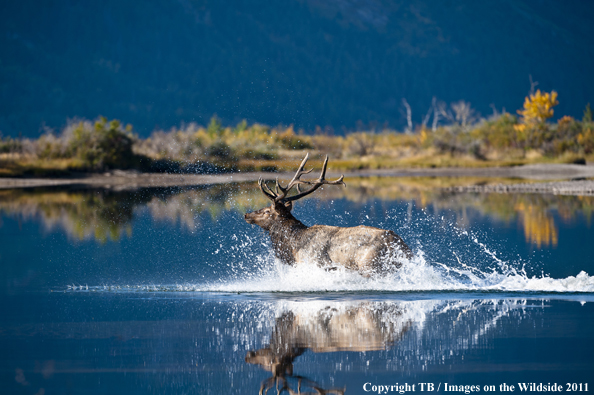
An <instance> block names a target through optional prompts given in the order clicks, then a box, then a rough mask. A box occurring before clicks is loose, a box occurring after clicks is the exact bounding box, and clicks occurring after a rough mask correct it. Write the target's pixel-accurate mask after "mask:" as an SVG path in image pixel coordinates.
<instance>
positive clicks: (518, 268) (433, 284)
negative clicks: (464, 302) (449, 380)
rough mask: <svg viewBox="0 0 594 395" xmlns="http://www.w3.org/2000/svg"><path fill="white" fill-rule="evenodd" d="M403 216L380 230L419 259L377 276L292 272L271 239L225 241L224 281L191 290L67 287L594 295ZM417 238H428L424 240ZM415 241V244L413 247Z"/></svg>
mask: <svg viewBox="0 0 594 395" xmlns="http://www.w3.org/2000/svg"><path fill="white" fill-rule="evenodd" d="M401 216H402V215H401V213H399V212H393V213H388V214H387V216H386V221H385V222H382V223H379V224H378V225H379V226H381V227H385V228H392V229H397V232H398V233H399V234H401V235H403V237H404V239H405V240H409V243H410V245H411V246H412V247H414V250H415V251H414V252H415V256H414V258H413V259H411V260H409V261H405V262H404V263H403V264H402V267H400V269H398V270H396V271H393V272H390V273H387V274H381V275H376V276H371V277H363V276H361V275H360V274H358V273H356V272H353V271H350V270H348V269H345V268H338V269H337V270H333V271H326V270H325V269H324V268H321V267H318V266H317V265H316V264H315V263H307V262H305V263H303V264H300V265H297V266H288V265H284V264H282V263H281V262H280V261H278V260H277V259H275V257H274V254H273V253H272V251H271V246H270V243H269V241H268V237H266V236H264V235H262V236H261V237H254V236H251V237H250V236H248V235H242V236H237V235H233V236H231V237H227V238H226V240H221V243H220V246H219V247H220V248H217V249H216V251H213V252H212V254H214V255H217V257H220V258H219V260H218V261H217V263H216V265H219V266H217V267H214V266H213V267H212V271H213V273H216V272H218V271H219V270H220V266H224V267H225V268H226V269H227V270H226V271H225V273H226V274H225V275H224V276H223V277H222V278H219V279H215V280H212V279H211V280H209V279H205V280H201V281H199V282H196V283H185V284H138V285H121V284H118V285H102V286H92V287H87V286H86V285H85V286H82V287H81V286H80V285H71V286H68V290H71V291H120V292H125V291H144V292H224V293H271V292H291V293H294V292H300V293H303V292H312V293H320V292H529V293H537V292H542V293H594V276H590V275H589V274H588V273H586V272H585V271H581V272H579V273H577V274H576V275H575V276H568V277H565V278H552V277H550V276H548V275H545V274H541V275H539V276H529V275H528V273H527V271H526V262H523V261H522V260H521V259H519V260H517V261H512V260H509V259H505V258H503V257H501V256H500V254H498V253H497V251H496V249H495V248H494V247H493V246H492V245H490V244H491V243H489V242H486V241H485V239H488V237H486V236H485V235H483V234H480V233H479V232H477V231H472V230H465V229H461V228H459V227H457V226H456V225H455V224H453V223H451V222H448V221H447V220H446V219H444V217H443V216H431V215H429V214H428V213H427V212H426V211H425V210H422V215H421V217H420V218H417V219H415V221H411V222H408V223H407V224H406V225H404V226H401V227H400V228H398V227H397V226H395V225H396V224H397V223H398V222H400V221H399V218H400V217H401ZM419 235H423V236H422V237H421V236H419ZM410 241H412V242H410Z"/></svg>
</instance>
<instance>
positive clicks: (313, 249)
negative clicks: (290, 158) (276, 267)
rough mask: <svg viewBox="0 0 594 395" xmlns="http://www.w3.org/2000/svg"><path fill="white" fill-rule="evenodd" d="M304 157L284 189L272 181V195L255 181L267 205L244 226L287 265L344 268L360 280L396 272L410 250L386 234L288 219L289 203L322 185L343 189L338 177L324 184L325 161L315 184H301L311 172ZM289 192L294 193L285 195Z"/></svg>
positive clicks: (259, 182)
mask: <svg viewBox="0 0 594 395" xmlns="http://www.w3.org/2000/svg"><path fill="white" fill-rule="evenodd" d="M308 157H309V154H307V155H306V156H305V158H304V159H303V161H302V162H301V165H299V168H298V169H297V172H296V173H295V175H294V176H293V179H292V180H291V181H289V183H288V184H287V186H286V187H283V186H282V185H281V184H280V183H279V181H278V178H277V179H276V185H275V187H274V191H273V190H272V189H270V187H268V185H267V184H266V183H265V182H264V181H263V180H262V178H260V179H259V180H258V185H259V187H260V190H261V191H262V193H263V194H264V195H265V196H266V197H267V198H268V199H270V200H271V201H272V204H271V205H270V206H269V207H264V208H262V209H260V210H258V211H254V212H251V213H247V214H246V215H245V220H246V222H247V223H249V224H255V225H258V226H260V227H261V228H262V229H264V230H265V231H267V232H268V233H269V234H270V238H271V240H272V246H273V248H274V251H275V254H276V256H277V258H278V259H280V260H281V261H282V262H283V263H286V264H288V265H296V264H300V263H303V262H307V261H309V262H315V263H317V264H318V265H319V266H322V267H325V268H327V269H328V270H332V269H336V268H337V267H338V266H344V267H346V268H348V269H351V270H355V271H358V272H359V273H360V274H362V275H364V276H370V275H372V274H374V273H378V272H383V271H386V270H389V269H396V268H399V267H400V266H401V265H402V260H403V258H405V259H410V258H411V257H412V252H411V250H410V248H409V247H408V246H407V245H406V243H404V241H403V240H402V238H400V236H398V235H397V234H396V233H394V232H393V231H391V230H384V229H378V228H374V227H370V226H363V225H360V226H356V227H352V228H344V227H338V226H326V225H313V226H310V227H308V226H306V225H304V224H303V223H302V222H301V221H299V220H298V219H296V218H295V217H293V215H292V214H291V210H292V208H293V202H294V201H296V200H298V199H301V198H303V197H305V196H307V195H309V194H311V193H313V192H315V191H316V190H317V189H318V188H319V187H321V186H322V185H344V186H346V184H345V183H344V182H343V178H344V176H342V175H341V176H340V178H339V179H337V180H334V181H328V180H326V179H325V177H326V167H327V165H328V156H326V159H325V160H324V165H323V167H322V172H321V173H320V176H319V177H318V179H317V180H312V181H305V180H301V176H303V175H305V174H309V173H311V171H312V170H313V169H310V170H307V171H305V170H304V167H305V164H306V163H307V159H308ZM300 185H307V186H309V188H306V189H305V190H303V191H302V190H301V188H300ZM293 188H295V189H296V190H297V193H296V194H294V195H292V196H289V192H290V191H291V190H292V189H293Z"/></svg>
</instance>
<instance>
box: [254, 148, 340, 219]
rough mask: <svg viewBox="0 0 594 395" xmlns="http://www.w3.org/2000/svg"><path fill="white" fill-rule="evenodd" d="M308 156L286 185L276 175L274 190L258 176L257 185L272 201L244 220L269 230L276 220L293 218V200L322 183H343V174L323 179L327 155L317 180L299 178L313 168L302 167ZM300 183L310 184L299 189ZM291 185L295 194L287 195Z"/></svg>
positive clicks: (307, 193)
mask: <svg viewBox="0 0 594 395" xmlns="http://www.w3.org/2000/svg"><path fill="white" fill-rule="evenodd" d="M308 158H309V154H307V155H305V158H304V159H303V161H302V162H301V165H299V168H298V169H297V172H296V173H295V175H294V176H293V179H292V180H291V181H289V183H288V184H287V186H286V187H283V186H282V185H281V184H280V183H279V182H278V177H277V178H276V184H275V187H274V191H273V190H272V189H270V188H269V187H268V185H267V184H266V183H265V182H264V181H263V180H262V178H260V179H259V180H258V186H259V187H260V190H261V191H262V193H263V194H264V196H266V197H267V198H268V199H270V200H271V201H272V205H270V206H268V207H264V208H262V209H260V210H257V211H254V212H251V213H247V214H246V215H245V220H246V222H247V223H248V224H254V225H258V226H259V227H261V228H263V229H265V230H269V229H270V227H271V226H272V225H273V224H274V223H277V222H278V221H282V220H283V219H294V217H293V215H292V214H291V210H292V209H293V202H294V201H295V200H298V199H301V198H302V197H304V196H307V195H309V194H310V193H313V192H314V191H315V190H316V189H318V188H319V187H321V186H322V185H324V184H328V185H345V186H346V184H345V183H344V181H342V180H343V178H344V176H342V175H341V176H340V178H339V179H338V180H335V181H328V180H326V179H325V177H326V167H327V165H328V156H327V155H326V159H325V160H324V165H323V167H322V172H321V173H320V176H319V177H318V179H317V180H313V181H304V180H302V179H301V176H303V175H304V174H309V173H311V172H312V170H313V169H310V170H307V171H305V170H304V169H303V168H304V167H305V164H306V163H307V159H308ZM300 185H310V187H309V188H307V189H305V190H303V191H302V190H301V188H300V187H299V186H300ZM293 187H295V188H296V190H297V194H295V195H293V196H288V194H289V192H290V191H291V189H293Z"/></svg>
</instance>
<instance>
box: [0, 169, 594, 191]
mask: <svg viewBox="0 0 594 395" xmlns="http://www.w3.org/2000/svg"><path fill="white" fill-rule="evenodd" d="M338 175H339V174H338V173H335V172H332V173H330V172H329V173H328V175H327V177H328V178H330V177H337V176H338ZM366 176H382V177H498V178H519V179H530V180H543V181H547V180H549V181H550V180H555V181H556V182H543V183H538V184H533V183H531V184H515V185H491V186H468V187H459V188H450V190H452V191H456V192H528V193H558V194H572V195H573V194H579V195H591V194H594V181H560V180H572V179H584V178H594V166H592V165H588V166H584V165H569V164H540V165H528V166H518V167H492V168H434V169H387V170H366V171H358V172H349V173H345V177H347V178H348V177H366ZM260 177H262V178H263V179H265V180H273V179H275V178H276V177H279V178H281V179H287V178H291V177H292V174H289V173H258V172H254V173H241V172H239V173H231V174H217V175H199V174H156V173H137V172H129V171H120V170H115V171H112V172H108V173H102V174H88V175H81V176H80V177H72V178H0V189H13V188H35V187H52V186H86V187H96V188H109V189H115V190H125V189H137V188H151V187H189V186H199V185H211V184H222V183H229V182H246V181H256V180H258V178H260Z"/></svg>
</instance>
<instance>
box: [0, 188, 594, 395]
mask: <svg viewBox="0 0 594 395" xmlns="http://www.w3.org/2000/svg"><path fill="white" fill-rule="evenodd" d="M229 188H230V189H233V188H232V187H231V186H230V187H229ZM194 192H195V191H194ZM194 192H193V191H182V190H180V191H170V192H167V193H163V191H158V192H156V191H151V190H144V191H140V192H132V193H126V194H125V196H123V195H122V194H118V193H111V192H109V193H108V192H105V191H103V192H101V191H90V192H86V191H83V192H81V191H76V193H82V195H81V196H82V200H81V201H83V203H81V201H78V200H76V202H75V203H74V204H73V207H75V208H79V209H77V210H73V209H72V207H70V206H68V202H69V199H71V198H72V195H71V194H72V193H74V192H72V191H63V190H61V191H53V190H51V191H43V192H36V193H31V196H29V195H27V196H26V199H23V198H22V197H19V198H18V199H16V198H15V199H13V200H11V201H10V204H9V203H7V204H4V205H2V204H3V203H2V201H1V200H0V221H1V222H0V224H1V226H0V274H1V277H2V280H3V281H2V283H1V284H0V287H1V288H0V291H1V293H0V298H1V304H0V317H1V318H0V372H1V373H0V374H1V376H0V387H2V391H1V393H7V394H12V393H15V394H21V393H22V394H54V393H55V394H64V393H72V394H81V393H89V394H129V393H138V394H141V393H142V394H145V393H159V394H161V393H172V394H180V393H199V394H245V393H258V391H259V390H260V389H261V388H263V389H264V390H266V389H269V391H268V393H276V392H277V388H278V389H279V390H282V391H283V393H286V394H289V393H290V392H289V390H291V391H295V393H297V388H298V387H299V385H301V390H302V393H305V392H307V391H309V393H316V392H315V391H316V388H317V390H318V391H322V390H328V391H329V390H333V391H334V392H329V393H341V392H340V391H345V393H347V394H365V393H372V392H367V391H366V389H371V388H372V387H373V386H378V385H388V384H389V385H395V384H396V383H399V384H409V386H412V385H413V384H414V385H415V391H414V392H422V391H421V386H420V384H421V383H432V384H434V385H435V391H432V392H433V393H438V392H439V393H444V392H446V391H445V388H446V387H445V384H446V383H447V384H448V385H478V386H480V390H481V391H480V392H485V387H484V386H485V385H487V386H491V385H492V386H495V389H496V392H500V387H499V386H500V385H501V384H503V383H506V384H509V385H515V386H516V392H517V391H518V389H517V386H518V383H536V384H539V383H544V384H547V383H551V384H553V383H558V384H560V385H562V386H563V389H564V390H565V389H567V384H568V383H569V384H570V387H569V388H570V389H572V388H578V389H579V388H581V389H582V390H585V386H584V385H585V384H588V385H589V387H588V391H592V390H593V389H594V387H592V385H594V382H592V379H591V378H592V377H594V376H593V373H594V337H593V335H592V334H593V333H594V332H593V331H592V325H593V324H594V310H593V309H594V308H593V306H594V303H593V302H594V281H593V278H592V276H591V275H592V274H594V245H592V242H591V241H592V240H594V230H593V229H592V226H591V222H590V217H589V215H590V214H589V212H588V211H587V210H583V209H581V210H580V209H577V210H575V212H573V213H572V215H571V216H569V215H567V213H566V211H562V210H561V212H560V210H559V209H558V208H559V207H560V206H561V203H563V204H565V205H567V204H573V203H575V202H573V200H571V198H570V200H565V201H561V200H556V198H554V197H551V198H550V201H549V203H548V204H549V206H544V208H543V207H540V209H542V210H544V211H543V212H544V213H546V215H547V218H548V220H549V223H553V224H554V232H553V233H552V234H554V237H553V238H552V239H549V240H548V242H541V243H540V245H539V243H538V242H535V237H536V236H534V235H530V236H527V234H526V231H525V229H526V227H525V226H524V225H523V224H524V223H525V222H524V223H522V222H521V221H522V218H523V217H521V215H520V214H518V215H516V216H515V217H513V218H511V219H510V218H504V219H502V218H501V216H497V215H492V214H490V213H489V212H488V211H485V210H481V209H476V208H473V207H470V206H469V207H465V209H466V210H467V211H466V217H465V218H466V220H465V221H462V222H463V223H461V221H460V217H459V215H458V213H457V211H456V210H457V209H456V208H454V209H448V208H443V202H444V201H445V202H448V201H449V200H448V199H449V198H446V200H444V201H440V202H433V203H432V202H429V203H428V204H426V205H424V206H421V205H420V204H418V202H413V201H408V200H406V199H401V200H399V199H395V200H381V199H379V198H374V197H370V198H369V199H367V200H365V201H364V202H358V203H357V202H351V201H349V200H347V199H345V198H336V199H322V200H316V199H309V200H307V203H302V204H299V205H298V206H297V207H296V208H295V216H296V217H298V218H300V219H302V221H303V222H305V223H306V224H310V225H311V224H314V223H322V224H330V225H340V226H352V225H358V224H365V225H371V226H378V227H383V228H389V229H393V230H395V231H396V232H397V233H398V234H400V235H401V236H402V237H403V239H404V240H405V241H406V242H407V243H408V244H409V245H410V246H411V247H412V249H413V250H414V252H415V258H414V259H413V260H411V262H408V263H406V264H405V265H404V266H403V268H402V270H400V271H399V272H397V273H395V274H393V275H390V276H383V277H380V278H371V279H365V278H362V277H360V276H359V275H357V274H354V273H350V272H347V271H338V272H330V273H328V272H325V271H323V270H319V269H318V268H316V267H315V266H304V267H297V268H289V267H285V266H283V265H282V264H279V263H278V262H276V261H275V259H274V257H273V256H272V254H271V253H270V245H269V242H268V240H267V238H266V237H265V235H264V234H263V232H261V231H259V230H258V229H257V228H255V227H252V226H250V225H248V224H246V223H245V222H244V221H243V219H242V213H243V212H244V211H245V210H246V208H245V199H244V196H243V194H244V192H243V190H241V189H240V190H236V193H229V194H226V195H222V197H220V196H219V197H216V196H218V195H215V197H213V196H212V195H208V196H209V198H208V199H206V200H200V199H198V198H197V197H196V196H195V194H194ZM58 193H62V194H65V195H64V196H66V197H59V198H57V197H56V196H57V194H58ZM200 193H202V192H200ZM60 196H61V195H60ZM97 196H99V197H101V199H99V200H97V202H98V203H97V202H95V200H94V199H96V198H97ZM200 196H202V195H200ZM36 198H39V199H38V200H35V199H36ZM31 199H33V200H35V203H31V201H33V200H31ZM176 199H177V200H176ZM209 199H218V201H217V202H218V203H221V202H223V203H224V206H221V204H219V205H215V204H214V203H213V202H210V201H209ZM452 199H454V198H452ZM566 199H567V198H566ZM575 199H578V198H575ZM91 200H92V201H93V203H92V204H93V205H91V210H89V212H90V213H98V214H97V216H98V217H101V218H103V219H104V221H99V222H94V221H96V217H95V214H88V213H86V214H85V213H83V212H82V211H84V210H83V209H82V208H81V207H83V206H84V205H85V204H89V201H91ZM249 200H250V199H248V202H249ZM52 201H55V202H56V203H55V206H51V205H49V203H47V202H52ZM551 202H552V203H551ZM568 202H569V203H568ZM576 202H577V200H576ZM438 203H439V204H438ZM253 204H254V205H257V204H258V203H257V202H253ZM215 206H216V207H217V209H216V210H215V209H214V208H213V207H215ZM436 206H440V207H439V208H437V207H436ZM508 206H509V210H510V211H513V210H514V207H516V208H517V207H518V206H519V204H518V203H517V202H515V203H514V204H513V205H512V204H511V203H510V204H508ZM576 206H577V207H583V206H581V205H579V204H577V203H576ZM84 207H86V206H84ZM203 207H206V208H205V209H203ZM220 207H224V209H220ZM106 210H107V214H105V212H106ZM102 213H103V214H102ZM180 213H185V214H180ZM188 213H189V214H188ZM77 216H78V217H77ZM536 218H540V217H536ZM525 221H526V220H525ZM94 224H95V225H94ZM106 224H107V225H106ZM109 224H115V225H114V228H113V229H115V230H116V231H114V232H112V234H111V236H109V237H107V238H105V237H103V236H102V235H103V234H104V233H105V232H103V233H102V232H101V231H102V230H104V229H103V228H104V227H106V226H110V225H109ZM539 224H540V223H539ZM545 224H546V223H545ZM102 227H103V228H102ZM536 228H537V229H538V227H536ZM537 233H538V232H537ZM543 234H545V236H546V232H544V233H543ZM548 234H549V235H550V234H551V232H549V233H548ZM545 238H546V237H545ZM274 372H275V373H274ZM299 383H301V384H299ZM366 383H369V384H366ZM572 383H576V384H581V385H582V386H581V387H579V386H578V387H572V386H571V384H572ZM438 386H439V387H438ZM283 388H284V389H283ZM375 388H376V389H378V388H379V387H375ZM409 388H412V387H409ZM428 388H429V387H427V385H425V387H424V389H425V391H423V392H431V391H427V389H428ZM438 388H439V391H438V390H437V389H438ZM487 389H490V388H489V387H487ZM447 392H452V391H451V387H450V391H447ZM582 392H585V391H582ZM376 393H377V392H376ZM388 393H396V392H388Z"/></svg>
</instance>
